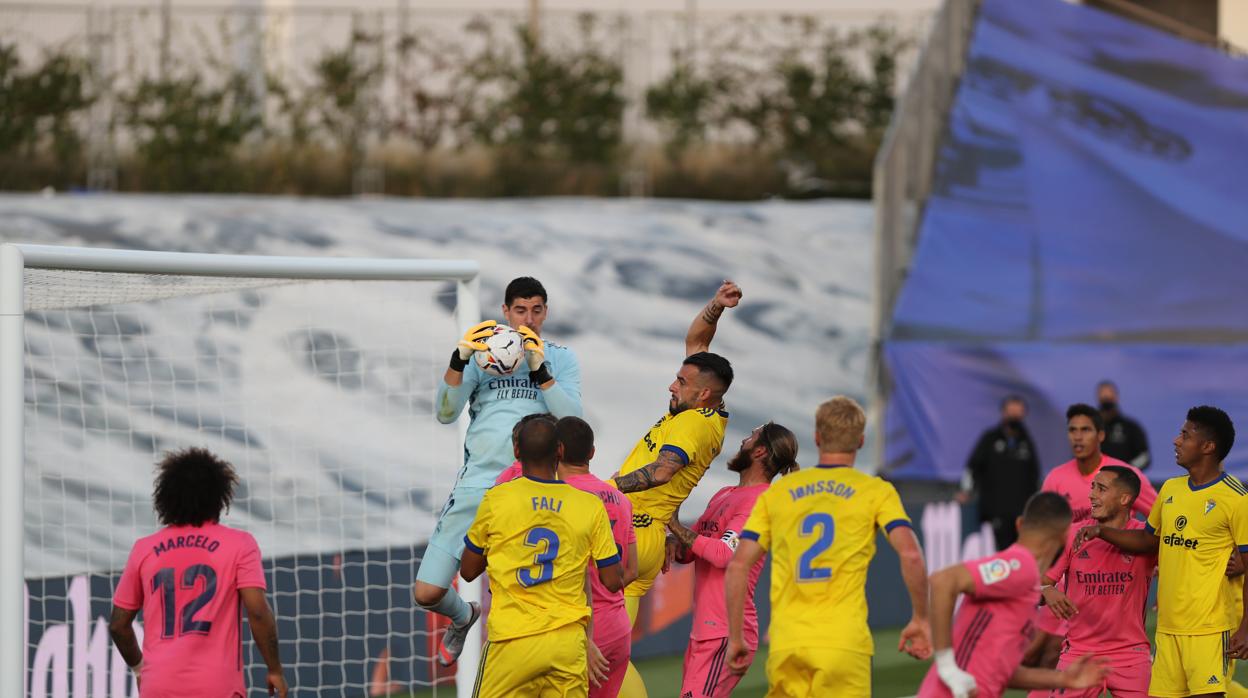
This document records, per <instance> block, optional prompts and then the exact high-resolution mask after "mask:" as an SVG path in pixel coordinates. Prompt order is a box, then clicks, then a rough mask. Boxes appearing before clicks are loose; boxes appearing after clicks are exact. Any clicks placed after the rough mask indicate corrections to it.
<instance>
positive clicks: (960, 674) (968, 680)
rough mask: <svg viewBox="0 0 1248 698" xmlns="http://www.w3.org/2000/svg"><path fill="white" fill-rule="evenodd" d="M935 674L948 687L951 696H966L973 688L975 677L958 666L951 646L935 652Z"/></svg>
mask: <svg viewBox="0 0 1248 698" xmlns="http://www.w3.org/2000/svg"><path fill="white" fill-rule="evenodd" d="M936 674H937V675H938V676H940V680H941V681H942V682H943V683H944V684H945V685H946V686H948V687H949V691H950V692H951V693H953V698H967V697H968V696H970V695H971V693H972V692H973V691H974V690H975V677H974V676H971V675H970V674H968V673H966V672H965V671H962V670H961V669H960V668H958V663H957V661H956V660H955V659H954V658H953V649H952V648H949V647H946V648H945V649H943V650H940V651H938V652H937V653H936Z"/></svg>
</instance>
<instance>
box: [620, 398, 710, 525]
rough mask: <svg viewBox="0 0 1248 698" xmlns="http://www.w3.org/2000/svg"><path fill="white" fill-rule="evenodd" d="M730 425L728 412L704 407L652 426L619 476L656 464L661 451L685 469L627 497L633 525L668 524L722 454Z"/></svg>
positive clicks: (660, 421)
mask: <svg viewBox="0 0 1248 698" xmlns="http://www.w3.org/2000/svg"><path fill="white" fill-rule="evenodd" d="M727 426H728V413H727V412H725V411H723V410H716V409H711V408H705V409H691V410H684V411H683V412H680V413H679V414H676V415H672V414H665V415H663V418H662V419H660V420H659V421H657V422H655V423H654V426H652V427H650V431H648V432H646V435H645V436H643V437H641V440H640V441H638V442H637V445H636V446H634V447H633V450H632V452H631V453H629V454H628V458H627V459H625V460H624V465H621V466H620V475H627V474H629V473H631V472H633V471H634V470H638V469H640V468H643V467H645V466H647V465H649V464H650V463H653V462H654V459H655V458H656V457H658V455H659V453H658V452H659V451H671V452H673V453H675V454H676V455H677V456H678V457H679V458H680V459H681V460H682V461H684V462H685V467H683V468H681V469H680V470H678V471H677V472H676V474H675V475H674V476H673V477H672V479H671V480H670V481H668V482H666V483H664V484H662V485H659V486H658V487H653V488H651V489H648V490H643V491H641V492H630V493H629V494H628V498H629V499H630V500H632V502H633V521H634V523H636V522H638V521H641V522H643V523H644V524H646V526H648V525H651V524H652V523H657V524H658V525H659V526H660V527H662V526H665V525H667V522H668V521H669V520H670V519H671V518H672V514H673V513H674V512H675V511H676V508H677V507H679V506H680V504H681V502H684V501H685V498H686V497H688V496H689V493H690V492H692V491H693V488H694V486H695V485H697V484H698V481H699V480H701V479H702V475H704V474H705V473H706V469H707V468H709V467H710V466H711V461H713V460H715V456H718V455H719V450H720V449H721V448H723V446H724V430H725V429H726V428H727ZM643 527H645V526H643Z"/></svg>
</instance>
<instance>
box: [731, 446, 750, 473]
mask: <svg viewBox="0 0 1248 698" xmlns="http://www.w3.org/2000/svg"><path fill="white" fill-rule="evenodd" d="M748 467H750V452H749V451H746V450H745V449H741V450H740V451H737V455H735V456H733V457H732V458H729V459H728V470H729V472H734V473H739V472H741V471H743V470H745V469H746V468H748Z"/></svg>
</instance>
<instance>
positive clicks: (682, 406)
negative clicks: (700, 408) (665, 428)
mask: <svg viewBox="0 0 1248 698" xmlns="http://www.w3.org/2000/svg"><path fill="white" fill-rule="evenodd" d="M690 407H693V405H690V404H687V403H684V402H677V401H676V398H672V399H671V400H669V401H668V403H667V411H668V412H669V413H671V415H672V416H673V417H675V416H676V415H678V414H680V413H681V412H684V411H685V410H687V409H689V408H690Z"/></svg>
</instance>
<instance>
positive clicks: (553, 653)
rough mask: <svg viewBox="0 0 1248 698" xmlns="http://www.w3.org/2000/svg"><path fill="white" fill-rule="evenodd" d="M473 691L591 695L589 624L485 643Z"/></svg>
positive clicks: (482, 697)
mask: <svg viewBox="0 0 1248 698" xmlns="http://www.w3.org/2000/svg"><path fill="white" fill-rule="evenodd" d="M472 695H473V698H495V697H497V698H511V697H512V696H546V695H551V696H567V697H569V698H585V697H586V696H588V695H589V667H588V665H587V664H586V660H585V626H583V625H581V624H580V623H572V624H570V625H565V626H563V627H562V628H557V629H555V630H549V631H546V632H543V633H540V634H538V635H530V636H528V637H518V638H515V639H514V640H500V641H498V642H494V641H490V642H487V643H485V646H484V647H482V648H481V664H480V665H479V666H478V668H477V681H476V684H475V685H474V687H473V689H472Z"/></svg>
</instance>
